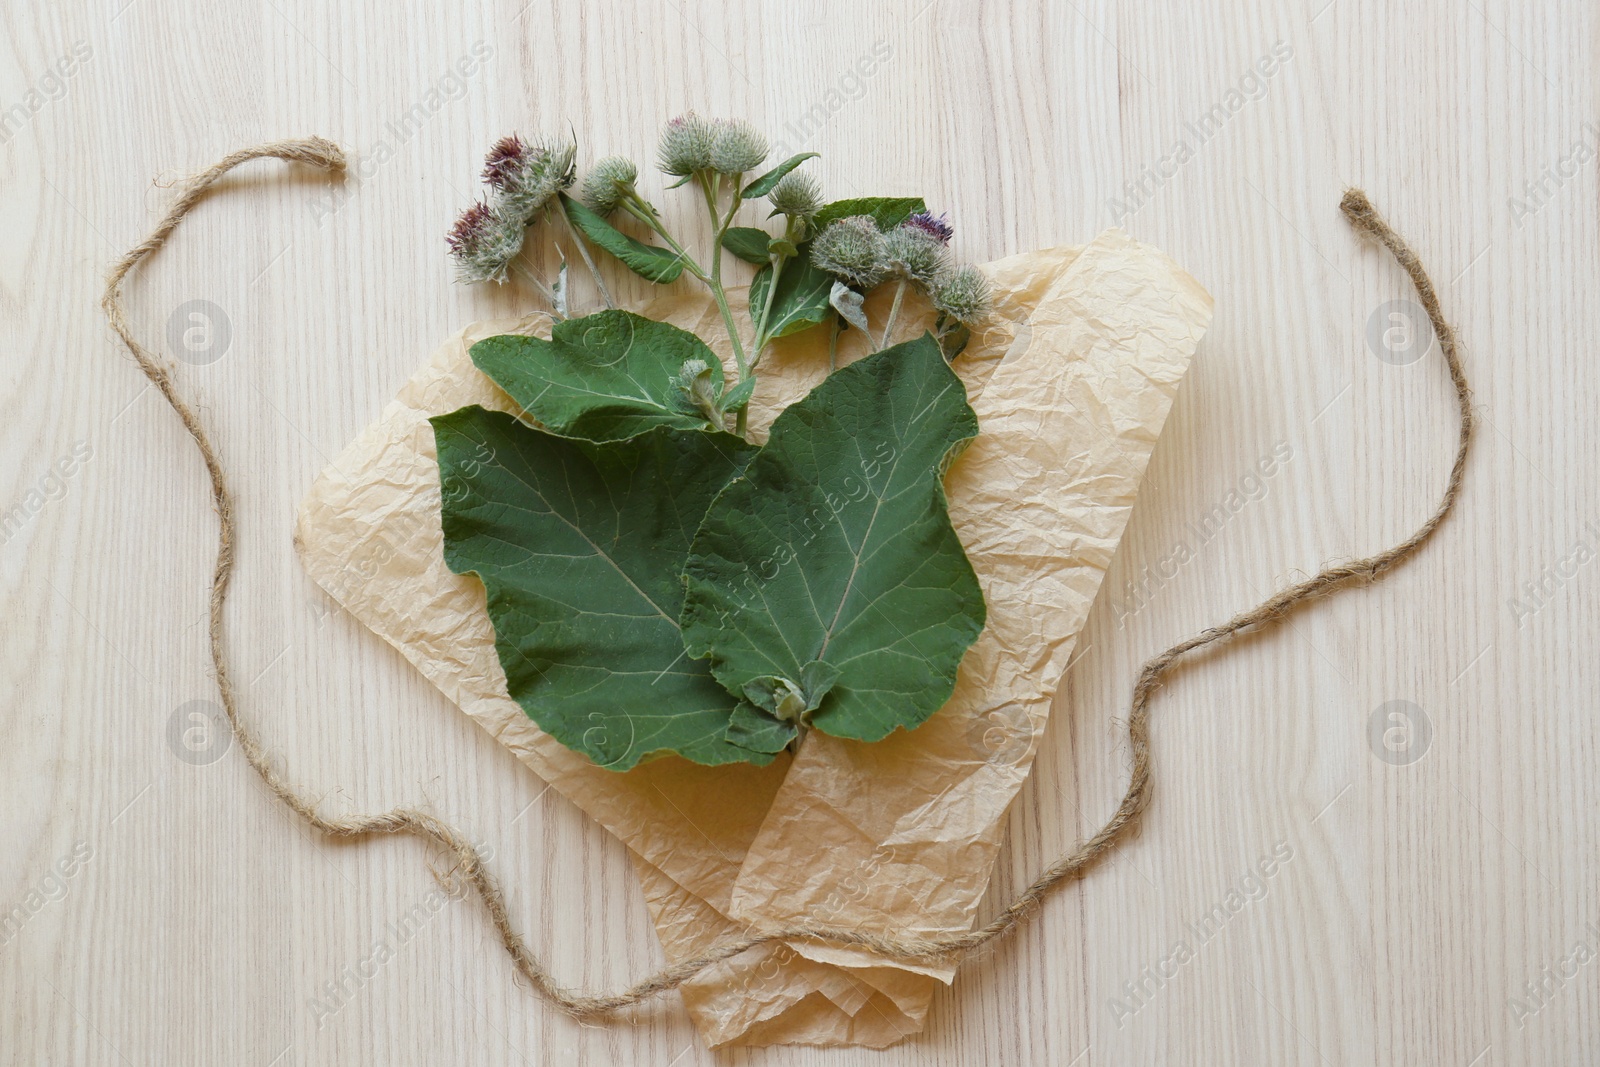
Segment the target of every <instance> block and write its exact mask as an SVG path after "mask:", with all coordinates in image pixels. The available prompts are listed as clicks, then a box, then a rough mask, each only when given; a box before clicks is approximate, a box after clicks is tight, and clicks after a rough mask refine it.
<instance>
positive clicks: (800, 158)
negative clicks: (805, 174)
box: [742, 152, 818, 200]
mask: <svg viewBox="0 0 1600 1067" xmlns="http://www.w3.org/2000/svg"><path fill="white" fill-rule="evenodd" d="M817 154H818V153H816V152H801V153H799V154H798V155H793V156H790V157H789V158H788V159H786V160H784V161H783V162H782V163H779V164H778V165H777V166H776V167H773V168H772V169H771V170H769V171H767V172H766V173H765V174H763V175H762V176H761V177H759V178H757V179H756V180H755V181H753V182H751V183H750V184H749V185H747V186H745V187H744V193H743V194H742V195H743V197H744V199H746V200H754V199H756V198H757V197H762V196H766V195H767V194H768V193H770V192H772V190H773V188H774V187H775V186H776V185H777V184H778V183H779V182H780V181H782V180H783V176H784V175H785V174H788V173H789V172H790V171H791V170H794V168H796V167H798V166H799V165H800V164H802V163H804V162H805V161H806V160H808V159H810V158H812V157H813V156H815V155H817Z"/></svg>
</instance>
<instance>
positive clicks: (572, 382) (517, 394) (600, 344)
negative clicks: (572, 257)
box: [472, 311, 724, 441]
mask: <svg viewBox="0 0 1600 1067" xmlns="http://www.w3.org/2000/svg"><path fill="white" fill-rule="evenodd" d="M691 359H698V360H700V361H701V362H703V363H704V364H705V365H706V369H707V371H708V372H709V374H710V385H711V390H712V396H713V397H715V396H719V395H720V394H721V392H722V389H723V384H724V379H723V374H722V362H721V361H720V360H719V359H717V357H716V354H715V353H714V352H712V351H711V349H710V348H708V347H706V343H705V342H704V341H702V340H700V338H698V337H696V336H695V335H694V334H692V333H690V332H688V331H687V330H680V329H678V328H677V327H676V326H673V325H671V324H669V323H665V322H656V321H655V320H654V319H647V318H644V317H643V316H641V315H635V314H633V313H632V312H630V311H601V312H598V313H596V314H594V315H588V316H585V317H584V318H581V319H567V320H566V321H564V322H558V323H556V325H555V328H554V329H553V330H552V331H551V333H550V340H548V341H547V340H545V339H544V338H542V337H525V336H522V335H520V334H506V335H503V336H500V337H490V338H486V339H485V340H482V341H479V342H478V343H477V344H475V345H473V346H472V362H473V363H475V364H477V366H478V369H479V370H481V371H483V373H485V374H487V375H488V376H489V377H490V378H493V379H494V381H495V384H496V385H498V386H500V388H501V389H504V390H505V391H506V392H507V393H508V394H510V396H511V399H512V400H515V401H516V402H517V404H518V405H520V406H521V408H522V409H523V411H525V412H526V413H527V414H528V415H529V416H530V417H531V418H532V419H534V420H535V421H536V422H538V423H539V424H540V425H542V426H544V427H545V428H546V429H548V430H550V431H551V432H552V433H557V434H560V435H562V436H563V437H581V438H583V439H584V440H586V441H619V440H622V439H624V438H627V437H632V436H634V435H635V434H639V433H643V432H644V431H646V430H649V429H651V428H653V427H656V426H668V427H672V428H674V429H679V430H705V429H710V428H713V427H712V424H711V422H710V420H709V419H708V418H707V416H706V414H705V413H704V412H702V411H701V410H700V409H698V408H697V407H696V406H695V405H694V403H693V402H692V401H691V400H690V398H689V395H688V394H687V393H686V392H685V391H684V389H683V387H682V386H681V385H680V382H682V380H683V379H682V377H681V373H682V370H683V365H684V363H686V362H688V361H689V360H691Z"/></svg>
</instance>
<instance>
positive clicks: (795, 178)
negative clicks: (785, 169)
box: [767, 171, 822, 222]
mask: <svg viewBox="0 0 1600 1067" xmlns="http://www.w3.org/2000/svg"><path fill="white" fill-rule="evenodd" d="M767 199H768V200H769V201H771V203H772V208H773V210H774V211H778V212H781V213H782V214H784V215H788V216H790V217H791V218H798V219H804V220H805V221H807V222H810V221H811V217H812V216H813V215H815V214H816V213H817V211H818V210H819V209H820V208H821V207H822V186H821V185H820V184H818V182H817V179H815V178H813V177H812V176H811V175H809V174H801V173H800V172H798V171H790V172H789V173H788V174H785V175H784V176H783V177H782V178H781V179H779V181H778V184H777V185H774V186H773V187H772V192H770V193H768V194H767Z"/></svg>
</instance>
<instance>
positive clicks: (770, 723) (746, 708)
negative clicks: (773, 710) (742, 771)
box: [724, 704, 800, 755]
mask: <svg viewBox="0 0 1600 1067" xmlns="http://www.w3.org/2000/svg"><path fill="white" fill-rule="evenodd" d="M799 732H800V730H799V728H798V727H797V726H795V725H794V723H789V722H782V721H780V720H778V719H776V718H774V717H773V716H771V715H769V714H767V713H766V712H764V711H762V710H761V709H760V708H757V707H754V706H752V705H750V704H740V705H739V706H738V707H737V708H734V709H733V717H732V718H731V719H729V720H728V732H727V734H726V735H724V736H725V737H726V739H727V741H728V743H729V744H730V745H738V746H739V747H740V748H747V749H750V750H751V751H752V752H770V753H773V754H774V755H775V754H777V753H779V752H782V751H783V750H784V749H785V748H787V747H788V745H789V742H790V741H793V740H794V736H795V734H797V733H799Z"/></svg>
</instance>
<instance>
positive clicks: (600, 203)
mask: <svg viewBox="0 0 1600 1067" xmlns="http://www.w3.org/2000/svg"><path fill="white" fill-rule="evenodd" d="M638 177H639V168H638V167H637V166H635V165H634V162H633V160H631V159H628V158H626V157H625V156H607V157H606V158H605V159H602V160H601V161H600V162H598V163H596V164H595V165H594V170H592V171H590V172H589V176H588V177H587V178H585V179H584V180H583V194H582V199H583V204H584V206H585V207H587V208H588V209H589V210H590V211H593V212H594V213H595V214H596V215H600V216H602V217H604V216H606V215H609V214H611V213H612V212H614V211H616V210H617V207H618V205H620V204H621V203H622V200H623V198H624V197H626V196H627V195H628V194H630V193H631V192H632V191H633V183H634V181H635V179H637V178H638Z"/></svg>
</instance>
